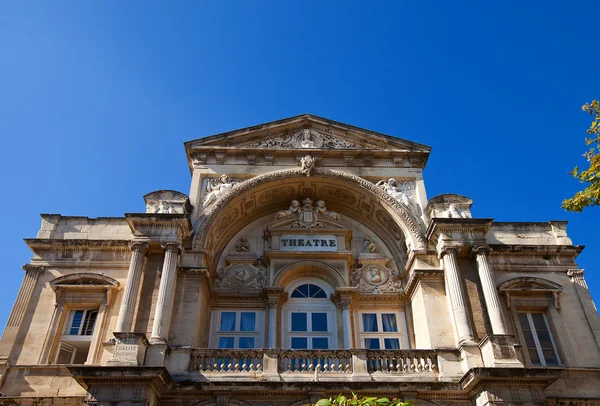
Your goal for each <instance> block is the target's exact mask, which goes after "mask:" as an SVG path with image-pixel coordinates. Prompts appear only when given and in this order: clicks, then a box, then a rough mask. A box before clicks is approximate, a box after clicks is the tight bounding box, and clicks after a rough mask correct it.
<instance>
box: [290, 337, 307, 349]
mask: <svg viewBox="0 0 600 406" xmlns="http://www.w3.org/2000/svg"><path fill="white" fill-rule="evenodd" d="M307 348H308V339H307V338H306V337H292V349H294V350H306V349H307Z"/></svg>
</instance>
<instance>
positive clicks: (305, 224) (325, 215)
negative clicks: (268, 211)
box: [275, 197, 341, 228]
mask: <svg viewBox="0 0 600 406" xmlns="http://www.w3.org/2000/svg"><path fill="white" fill-rule="evenodd" d="M287 218H296V219H297V220H296V221H294V222H293V223H292V224H291V225H290V226H289V227H290V228H326V227H327V225H326V224H325V223H323V222H322V221H319V218H321V219H327V220H330V221H340V219H341V217H340V215H339V213H337V212H335V211H332V210H328V209H327V207H326V206H325V202H324V201H323V200H318V201H317V205H316V207H315V206H313V200H312V199H311V198H310V197H307V198H305V199H303V200H302V205H301V204H300V202H299V201H298V200H292V202H291V203H290V207H289V208H288V209H285V210H280V211H278V212H277V214H276V215H275V221H280V220H285V219H287Z"/></svg>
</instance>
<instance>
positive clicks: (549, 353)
mask: <svg viewBox="0 0 600 406" xmlns="http://www.w3.org/2000/svg"><path fill="white" fill-rule="evenodd" d="M542 354H543V355H544V360H545V361H546V366H549V367H552V366H554V367H556V366H559V365H560V363H559V362H558V357H557V356H556V352H555V351H554V348H549V349H546V350H542Z"/></svg>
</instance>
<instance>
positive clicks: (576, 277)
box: [567, 269, 600, 348]
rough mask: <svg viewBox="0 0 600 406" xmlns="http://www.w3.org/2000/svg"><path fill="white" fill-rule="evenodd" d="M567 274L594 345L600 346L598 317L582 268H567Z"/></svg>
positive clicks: (599, 322)
mask: <svg viewBox="0 0 600 406" xmlns="http://www.w3.org/2000/svg"><path fill="white" fill-rule="evenodd" d="M567 275H569V276H570V277H571V281H572V282H573V283H574V284H575V290H576V291H577V296H579V301H580V302H581V306H582V307H583V312H584V313H585V317H586V318H587V321H588V323H589V325H590V328H591V329H592V334H593V335H594V339H595V340H596V345H598V348H600V318H599V317H598V311H597V310H596V306H595V305H594V301H593V300H592V296H591V295H590V291H589V289H588V287H587V283H585V279H583V269H569V270H568V271H567Z"/></svg>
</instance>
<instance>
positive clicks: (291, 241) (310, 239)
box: [279, 234, 338, 251]
mask: <svg viewBox="0 0 600 406" xmlns="http://www.w3.org/2000/svg"><path fill="white" fill-rule="evenodd" d="M279 249H281V250H284V251H337V249H338V244H337V237H336V236H335V235H321V234H318V235H317V234H310V235H297V234H296V235H294V234H290V235H287V234H284V235H282V236H281V238H280V239H279Z"/></svg>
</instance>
